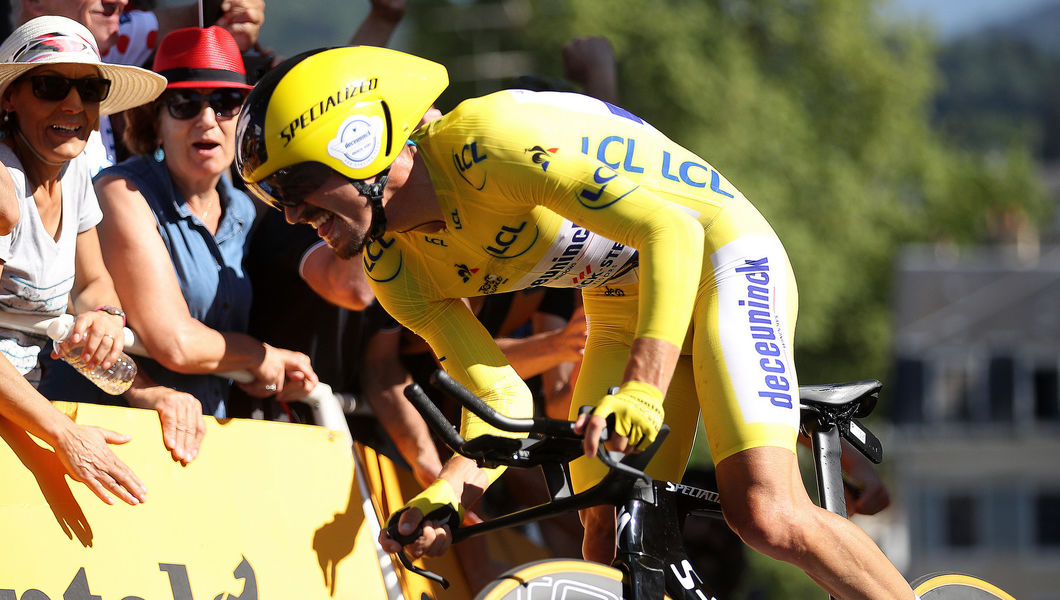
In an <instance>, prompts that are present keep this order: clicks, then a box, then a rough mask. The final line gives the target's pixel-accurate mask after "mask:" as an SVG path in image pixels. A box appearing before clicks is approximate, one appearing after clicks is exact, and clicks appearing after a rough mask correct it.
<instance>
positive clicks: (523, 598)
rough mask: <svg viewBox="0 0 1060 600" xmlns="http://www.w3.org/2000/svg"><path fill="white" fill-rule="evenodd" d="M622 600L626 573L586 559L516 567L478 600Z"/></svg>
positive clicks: (541, 562) (545, 562) (545, 561)
mask: <svg viewBox="0 0 1060 600" xmlns="http://www.w3.org/2000/svg"><path fill="white" fill-rule="evenodd" d="M553 598H564V599H566V600H621V599H622V598H623V595H622V572H621V571H619V570H618V569H613V568H611V567H607V566H604V565H601V564H599V563H594V562H589V561H585V560H564V559H547V560H539V561H536V562H531V563H527V564H525V565H522V566H519V567H516V568H514V569H512V570H510V571H508V572H507V573H505V574H504V575H501V576H500V577H498V578H497V579H496V580H495V581H494V582H493V583H490V584H489V585H488V586H486V587H485V589H483V590H482V591H481V592H479V594H478V596H475V600H551V599H553Z"/></svg>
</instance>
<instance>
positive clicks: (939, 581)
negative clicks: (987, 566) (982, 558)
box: [913, 573, 1016, 600]
mask: <svg viewBox="0 0 1060 600" xmlns="http://www.w3.org/2000/svg"><path fill="white" fill-rule="evenodd" d="M913 591H914V592H916V594H917V595H918V596H920V598H921V600H1016V599H1015V598H1013V597H1012V596H1011V595H1010V594H1008V593H1007V592H1005V591H1004V590H1002V589H1001V588H999V587H997V586H996V585H994V584H992V583H988V582H986V581H983V580H982V579H979V578H977V577H972V576H971V575H962V574H960V573H944V574H936V575H929V576H927V577H924V578H922V579H921V580H920V581H918V582H917V583H916V584H915V586H914V588H913Z"/></svg>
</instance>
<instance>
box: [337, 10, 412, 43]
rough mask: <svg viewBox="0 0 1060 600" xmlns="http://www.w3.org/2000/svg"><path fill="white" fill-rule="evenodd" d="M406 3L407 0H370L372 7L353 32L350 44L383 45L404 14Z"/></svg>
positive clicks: (388, 39)
mask: <svg viewBox="0 0 1060 600" xmlns="http://www.w3.org/2000/svg"><path fill="white" fill-rule="evenodd" d="M406 5H407V0H372V8H371V9H370V10H369V11H368V16H367V17H365V18H364V22H362V23H361V26H360V27H358V28H357V31H356V32H354V34H353V37H352V38H351V39H350V44H351V45H354V46H358V45H360V46H379V47H385V46H386V45H387V43H388V42H389V41H390V36H391V35H392V34H393V33H394V30H395V29H397V26H398V24H399V23H401V19H402V17H404V16H405V8H406Z"/></svg>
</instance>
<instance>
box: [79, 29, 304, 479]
mask: <svg viewBox="0 0 1060 600" xmlns="http://www.w3.org/2000/svg"><path fill="white" fill-rule="evenodd" d="M154 70H155V71H156V72H158V73H159V74H161V75H163V76H165V77H166V79H167V80H168V82H169V83H168V85H167V86H166V91H165V92H164V93H163V94H162V96H160V97H159V99H158V100H157V101H155V102H153V103H151V104H148V105H145V106H143V107H140V108H138V109H137V110H135V111H130V112H129V113H126V118H127V119H128V125H127V127H126V130H125V133H124V136H125V143H126V145H127V146H128V147H129V149H130V150H132V151H133V152H134V153H136V154H137V155H138V156H135V157H133V158H131V159H129V160H127V161H124V162H122V163H121V164H119V165H116V166H114V167H111V168H109V169H105V170H104V171H102V172H101V173H100V174H99V175H98V176H97V178H96V180H95V184H96V192H97V194H98V196H99V199H100V204H101V206H102V208H103V211H104V213H105V214H107V215H110V218H108V219H106V220H105V224H104V226H102V227H101V229H100V240H101V244H102V247H103V255H104V259H105V261H106V263H107V266H108V268H109V269H110V270H111V273H112V274H113V276H114V280H115V283H116V288H117V290H118V295H119V297H120V298H121V300H122V305H123V306H124V307H125V310H126V311H127V313H128V318H129V325H130V327H132V328H133V329H134V330H136V331H137V332H138V333H139V335H140V338H141V340H142V341H143V343H144V346H145V347H146V348H147V350H148V351H149V353H150V354H151V356H152V357H153V359H154V360H144V361H142V363H143V364H142V366H141V371H144V372H146V374H147V376H149V377H150V378H151V379H152V380H153V381H154V382H155V383H157V384H160V386H162V387H158V386H156V387H151V388H146V389H145V388H143V387H142V386H140V389H138V390H133V391H130V392H129V393H127V394H126V396H127V398H128V399H129V401H130V403H131V404H133V405H134V406H141V407H148V408H154V409H156V410H158V411H159V413H160V414H161V416H162V418H163V429H164V430H166V429H167V424H168V425H169V427H168V430H169V432H170V434H171V438H170V440H171V442H170V441H167V445H168V446H169V447H170V448H171V449H172V450H174V456H175V457H177V458H181V459H184V460H185V461H186V460H190V459H191V458H194V455H195V453H196V452H197V450H198V446H199V442H200V441H201V439H202V434H203V427H204V425H203V422H202V416H201V415H202V414H204V413H205V414H210V415H214V416H216V417H224V416H226V402H227V398H228V392H229V386H230V382H229V381H228V380H225V379H222V378H220V377H215V376H213V375H210V373H220V372H226V371H237V370H247V371H250V372H251V373H253V374H254V376H255V381H253V382H251V383H248V384H240V385H241V387H243V388H244V389H245V390H246V391H247V392H248V393H251V394H253V395H255V396H259V397H266V396H272V395H274V394H275V395H276V396H277V399H280V400H284V399H291V398H298V397H304V396H305V394H306V393H308V391H309V390H310V389H311V388H312V387H313V386H314V385H316V381H317V376H316V374H315V373H314V372H313V368H312V366H311V365H310V363H309V358H308V357H307V356H306V355H304V354H302V353H300V352H292V351H289V350H284V349H280V348H274V347H272V346H269V345H268V344H264V343H262V342H260V341H258V340H256V339H254V338H252V337H250V336H248V335H246V334H245V333H243V332H245V331H246V328H247V320H248V311H249V307H250V293H251V292H250V289H251V288H250V282H249V281H248V280H247V278H246V276H245V275H244V272H243V266H242V263H243V256H244V253H245V252H246V249H247V247H248V244H247V238H248V234H249V233H250V228H251V225H252V224H253V222H254V216H255V208H254V204H253V203H252V201H251V200H250V198H249V197H247V196H246V195H245V194H244V193H242V192H241V191H239V190H237V189H235V188H234V187H233V186H232V184H231V182H230V181H229V180H228V178H227V171H228V168H229V166H230V165H231V164H232V160H233V154H234V150H235V126H236V118H235V117H236V115H238V114H239V110H240V107H241V105H242V102H243V99H244V98H245V96H246V94H247V91H248V90H249V89H250V87H251V86H249V85H247V83H246V72H245V69H244V66H243V60H242V57H241V56H240V54H239V48H238V47H237V46H236V42H235V40H234V39H233V38H232V35H231V34H230V33H228V31H226V30H224V29H221V28H220V27H208V28H205V29H200V28H195V27H193V28H187V29H179V30H177V31H174V32H172V33H170V34H169V35H167V36H166V37H165V38H163V40H162V42H161V43H160V44H159V47H158V52H157V54H156V56H155V61H154ZM118 216H120V218H117V217H118ZM155 361H157V362H155ZM165 388H170V389H171V390H178V391H179V392H183V394H174V393H172V392H169V391H167V392H160V391H159V390H164V389H165ZM189 395H190V396H189ZM189 397H194V399H193V400H189ZM195 400H197V402H195ZM178 450H179V452H178ZM180 454H183V456H180Z"/></svg>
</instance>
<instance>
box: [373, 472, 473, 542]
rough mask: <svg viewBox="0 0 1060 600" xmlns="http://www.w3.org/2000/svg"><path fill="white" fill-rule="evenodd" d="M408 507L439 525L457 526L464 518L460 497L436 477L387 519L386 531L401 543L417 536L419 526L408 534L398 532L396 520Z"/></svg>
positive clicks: (445, 482) (410, 540) (426, 519)
mask: <svg viewBox="0 0 1060 600" xmlns="http://www.w3.org/2000/svg"><path fill="white" fill-rule="evenodd" d="M410 508H415V509H418V510H419V511H420V514H421V515H423V520H424V521H436V522H438V524H439V525H449V527H451V528H456V527H458V526H459V525H460V523H461V522H463V520H464V507H463V506H461V505H460V499H459V498H457V496H456V492H455V491H453V486H451V485H449V482H448V481H446V480H444V479H436V480H435V481H434V483H432V484H431V485H429V486H427V489H425V490H423V491H422V492H420V493H419V494H417V495H416V497H415V498H413V499H412V500H409V502H408V504H406V505H405V507H404V508H402V509H401V510H399V511H397V512H396V513H394V514H392V515H390V519H389V521H387V531H388V532H389V533H390V537H391V538H393V539H395V540H397V541H398V542H400V543H401V544H402V545H405V544H407V543H410V542H412V541H413V540H415V539H416V538H417V537H419V528H417V529H416V531H415V532H413V533H412V534H410V535H409V536H402V535H399V534H398V527H397V524H398V520H399V519H400V518H401V514H402V513H404V512H405V511H406V510H408V509H410ZM454 517H455V518H454Z"/></svg>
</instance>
